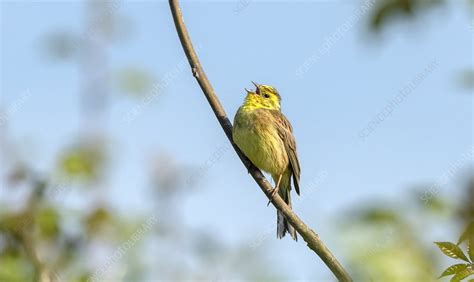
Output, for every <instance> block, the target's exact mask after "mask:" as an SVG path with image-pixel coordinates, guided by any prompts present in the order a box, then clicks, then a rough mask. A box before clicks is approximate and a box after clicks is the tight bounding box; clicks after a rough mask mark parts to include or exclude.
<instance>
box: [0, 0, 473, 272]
mask: <svg viewBox="0 0 474 282" xmlns="http://www.w3.org/2000/svg"><path fill="white" fill-rule="evenodd" d="M455 2H456V3H454V4H453V3H451V4H449V5H447V6H445V7H443V8H437V9H433V10H431V11H430V12H428V13H426V14H423V15H422V16H421V17H420V18H418V19H417V20H414V21H396V22H395V23H394V24H392V25H390V26H389V27H388V28H387V29H386V30H384V31H383V32H382V34H380V35H379V36H375V37H374V36H371V35H370V34H369V33H368V32H367V28H366V27H367V19H368V14H364V15H362V17H361V19H360V20H359V21H356V22H355V23H354V24H353V25H351V26H350V27H349V28H348V29H347V31H346V32H344V33H342V36H340V38H339V39H338V40H336V41H335V43H333V44H332V45H331V46H330V48H329V49H328V51H327V52H326V53H325V54H324V55H323V56H320V57H319V59H318V60H316V61H313V63H311V64H310V67H309V68H308V70H307V71H306V72H305V73H304V74H303V75H301V76H298V75H297V74H298V69H300V68H301V66H302V65H303V64H304V63H305V62H307V61H308V60H311V57H312V56H314V54H316V53H317V52H318V50H321V48H323V46H324V42H325V40H326V39H327V38H331V36H333V35H334V34H335V32H336V31H337V30H338V29H339V28H341V26H343V24H344V23H346V22H347V21H348V19H350V18H351V17H352V16H353V15H354V14H355V13H357V11H358V9H360V6H361V4H362V2H359V1H314V2H311V1H302V2H295V3H293V2H290V1H286V2H284V1H275V2H272V1H270V2H258V1H241V2H234V1H228V2H225V3H218V2H206V1H199V2H193V3H191V2H184V3H182V9H183V14H184V17H185V22H186V23H187V25H188V29H189V32H190V35H191V37H192V39H193V41H194V43H195V45H199V46H200V48H199V50H198V53H199V55H200V59H201V62H202V64H203V66H204V69H205V71H206V73H207V75H208V78H209V79H210V80H211V82H212V83H213V86H214V88H215V90H216V92H217V94H218V95H219V97H220V98H221V102H222V104H223V106H224V107H225V109H226V110H227V113H228V115H229V117H230V118H231V119H232V118H233V115H234V113H235V111H236V109H237V108H238V107H239V105H240V104H241V103H242V100H243V98H244V95H245V92H244V90H243V88H244V87H250V86H251V83H250V81H251V80H253V81H257V82H259V83H264V84H270V85H273V86H275V87H276V88H277V89H278V90H279V92H280V93H281V95H282V97H283V101H282V106H283V112H284V113H285V114H286V115H287V117H288V118H289V119H290V121H291V122H292V124H293V127H294V131H295V135H296V139H297V143H298V151H299V157H300V161H301V166H302V183H303V187H302V189H301V190H302V199H304V197H305V194H306V191H307V190H306V189H305V186H304V183H311V182H312V181H314V179H315V178H317V175H318V174H320V173H321V172H326V173H327V177H326V178H324V180H322V181H321V185H319V186H318V187H317V189H315V190H314V191H313V192H311V194H310V195H311V198H310V199H309V200H307V201H301V203H298V202H297V203H296V204H295V207H294V208H295V210H296V211H297V213H298V214H299V215H300V216H301V217H302V218H303V219H304V220H306V221H307V223H308V224H309V225H310V226H312V227H314V229H315V230H317V231H318V232H319V233H320V235H321V237H322V238H323V239H324V240H325V241H326V242H327V244H328V245H329V247H330V248H331V249H334V252H335V253H336V254H337V253H338V252H340V251H341V250H338V249H337V246H336V241H335V239H333V238H332V232H333V231H334V224H331V221H332V220H333V219H334V218H335V216H337V215H338V214H341V213H342V212H343V211H345V210H347V209H348V208H351V207H356V206H358V205H359V204H360V203H367V200H374V201H375V200H377V199H385V200H388V201H393V202H397V201H400V200H401V199H402V198H403V197H404V195H406V194H407V193H409V191H410V190H411V189H412V188H413V186H415V185H418V184H426V183H428V184H430V183H432V182H433V181H436V180H437V179H438V178H439V177H440V176H441V175H442V174H443V173H445V172H446V171H447V170H448V169H449V167H450V163H452V162H453V161H456V160H458V159H460V158H461V157H462V156H463V154H465V153H467V152H468V151H469V150H470V148H472V144H473V142H472V140H473V115H472V111H473V96H472V95H469V93H468V90H466V89H463V88H460V87H458V85H457V84H456V81H457V75H458V74H459V73H460V72H462V71H463V70H466V69H468V68H470V67H472V66H473V45H472V36H473V31H472V27H471V26H470V24H471V20H470V18H469V13H468V10H467V8H466V3H465V2H464V1H455ZM117 11H118V13H119V14H120V15H123V16H126V18H127V19H128V20H129V21H130V22H129V23H126V25H129V26H126V27H127V28H130V29H131V31H132V32H131V35H130V38H128V39H127V40H123V41H119V42H117V43H114V44H113V45H111V46H110V47H108V48H107V51H108V62H109V67H110V68H111V69H119V68H121V67H125V66H129V65H137V66H140V67H142V68H145V69H147V70H149V71H150V72H152V73H153V74H154V75H155V76H157V77H163V76H164V75H165V74H166V73H169V72H170V71H171V70H172V69H173V68H175V67H176V66H177V65H179V64H182V62H183V58H184V53H183V51H182V49H181V46H180V43H179V40H178V38H177V35H176V33H175V29H174V26H173V22H172V19H171V16H170V13H169V9H168V6H167V3H166V2H160V1H153V2H152V1H133V2H126V3H121V4H120V5H119V7H118V10H117ZM83 16H84V5H83V2H79V1H71V2H67V3H66V2H59V1H48V2H45V1H34V2H27V1H25V2H13V1H3V0H2V3H1V22H0V23H1V93H2V94H1V95H2V96H1V97H2V98H1V102H2V105H3V107H4V108H5V107H6V108H8V107H9V105H11V104H12V103H15V101H18V99H19V97H21V95H22V94H23V93H25V92H26V91H27V90H28V91H29V93H31V95H30V96H29V97H28V98H27V99H26V100H25V102H24V103H23V104H22V106H21V107H20V108H19V110H18V111H16V112H15V114H14V115H12V116H11V119H10V121H9V130H10V133H11V134H12V136H13V139H14V140H15V142H16V144H17V145H18V146H20V147H24V148H27V150H28V152H27V155H28V159H29V161H30V163H34V164H36V166H37V169H39V170H44V171H47V170H48V169H49V168H51V167H53V166H54V161H55V157H56V156H57V153H58V152H60V151H61V150H62V149H63V148H64V147H65V146H68V145H70V144H71V140H74V139H75V138H77V134H78V129H79V124H80V122H79V117H80V115H79V108H78V103H79V85H80V75H79V67H78V65H77V64H75V63H51V62H49V61H47V60H46V59H45V58H44V56H42V55H41V52H40V51H39V46H40V45H41V39H42V38H43V36H44V35H45V34H48V33H50V32H52V31H61V30H65V31H68V30H70V31H74V32H80V31H81V30H82V24H83V21H84V19H83ZM470 27H471V29H470ZM313 58H314V57H313ZM433 61H435V62H437V67H436V68H435V69H434V70H433V71H432V72H430V73H429V74H427V75H426V77H425V78H424V79H423V81H422V82H421V83H420V84H419V85H418V86H417V87H415V89H413V90H412V91H411V92H410V94H409V95H407V97H406V98H405V99H404V100H403V102H402V103H400V104H399V105H398V106H396V107H395V108H394V109H393V111H392V113H391V114H390V115H389V116H387V117H386V118H385V119H384V120H383V121H382V122H381V123H380V124H379V125H378V126H377V128H376V129H375V130H374V131H373V132H372V133H371V134H370V135H369V136H368V137H367V138H366V139H363V138H360V136H359V133H360V131H361V130H363V129H364V128H366V126H367V125H368V123H369V122H370V121H371V120H373V119H374V118H375V117H376V116H377V115H378V114H379V113H380V112H381V111H383V110H384V108H385V107H386V106H387V104H389V102H390V101H391V100H392V99H394V98H395V97H396V96H397V95H398V94H399V91H400V90H402V89H403V88H404V87H405V86H406V85H408V84H409V83H411V82H412V81H413V79H415V77H416V76H417V75H418V74H419V73H422V72H423V71H424V69H425V68H426V67H427V66H428V65H429V64H430V63H431V62H433ZM110 95H111V97H112V98H111V105H110V109H109V115H108V117H107V121H106V123H107V128H108V132H109V133H110V140H111V141H112V145H111V147H110V148H111V149H112V151H113V152H114V153H115V154H114V160H113V163H114V165H113V169H112V170H111V171H112V172H111V175H110V178H111V180H110V182H109V183H108V184H110V185H109V187H108V188H107V191H109V193H113V197H112V198H113V202H114V204H115V205H116V206H117V207H118V208H119V209H120V210H122V212H126V213H128V212H130V211H132V212H134V211H137V212H138V211H142V212H149V211H150V210H151V207H152V205H153V203H150V201H149V200H147V198H148V194H147V192H144V191H145V188H146V187H147V186H148V185H149V184H150V182H149V178H148V175H149V172H150V168H149V163H150V162H149V161H150V157H149V156H150V154H153V153H154V152H156V151H162V152H166V153H169V154H170V155H172V156H174V157H175V158H176V159H177V162H179V163H180V164H184V165H189V166H197V167H199V166H202V165H203V164H205V163H206V161H207V160H209V159H210V158H211V157H212V155H213V154H214V153H215V152H216V150H219V148H220V147H222V146H226V145H227V143H226V142H227V141H226V138H225V136H224V134H223V131H222V130H221V128H220V127H219V125H218V123H217V121H216V119H215V118H214V116H213V114H212V112H211V111H210V108H209V106H208V104H207V102H206V100H205V99H204V97H203V95H202V93H201V92H200V89H199V87H198V85H197V83H196V82H195V80H194V79H193V77H192V75H191V74H190V72H189V70H188V68H187V66H186V68H184V69H183V70H182V71H179V72H178V73H177V75H176V76H175V77H174V78H173V79H172V80H171V81H170V83H169V85H168V86H167V87H166V89H165V91H164V92H163V93H161V94H160V95H159V96H158V97H157V98H156V100H155V101H154V102H153V103H151V104H150V105H148V106H146V107H144V110H143V111H142V112H141V113H140V114H139V115H138V116H137V117H136V118H135V119H134V120H133V121H132V123H131V124H130V125H127V124H124V123H123V118H124V115H126V113H128V112H130V111H131V109H133V107H134V106H136V105H137V104H139V103H140V100H139V99H133V98H127V97H124V96H123V95H121V94H119V93H115V92H114V91H111V93H110ZM471 157H472V155H471ZM471 160H472V159H471ZM457 184H458V183H456V181H454V180H453V181H451V182H450V183H449V184H447V185H445V186H444V187H443V189H442V191H441V193H443V194H445V195H456V193H457V192H456V190H455V189H456V188H457V187H459V186H458V185H457ZM198 185H199V186H200V187H199V188H201V189H200V190H196V191H198V192H195V193H193V194H192V195H191V196H190V197H189V199H188V200H187V201H185V202H184V203H182V204H183V207H182V208H183V210H184V218H185V220H186V221H187V222H188V223H189V224H191V225H194V226H206V227H207V228H208V229H209V230H212V231H213V232H215V233H216V234H218V235H221V236H222V237H223V238H225V240H226V241H229V242H242V241H246V240H248V241H251V240H252V238H255V237H258V236H260V235H261V234H262V233H265V232H267V230H268V228H269V227H271V226H272V225H273V224H274V223H275V221H276V220H275V218H276V216H275V211H274V208H272V207H266V199H265V198H264V195H263V194H262V192H261V191H260V189H258V187H257V186H256V184H255V183H254V182H253V180H252V179H251V178H250V177H249V176H248V175H247V172H246V170H245V168H244V167H243V166H242V165H241V163H240V161H239V160H238V158H237V157H236V155H235V154H234V153H233V152H232V151H231V150H227V151H225V153H223V155H222V157H221V158H220V159H219V161H217V162H215V163H213V164H212V166H211V167H210V168H209V169H208V170H207V171H206V174H205V175H204V176H203V177H201V179H200V180H199V182H198ZM307 185H309V184H307ZM112 187H113V188H112ZM305 190H306V191H305ZM3 193H5V191H3ZM312 193H315V194H314V195H313V194H312ZM0 195H2V190H1V189H0ZM76 196H78V195H76V194H73V197H76ZM294 198H295V197H294ZM229 199H232V200H229ZM69 200H71V201H74V199H69ZM217 211H218V212H217ZM230 219H231V220H230ZM266 243H267V244H270V245H277V246H278V248H277V249H276V250H275V248H273V250H272V251H271V252H272V253H274V258H273V260H275V262H276V263H277V264H278V265H281V267H282V268H281V269H282V271H283V272H286V273H289V274H290V276H291V275H294V277H295V278H305V277H314V276H315V275H318V276H317V277H319V278H324V277H329V273H327V270H326V269H325V268H324V267H322V264H321V263H319V261H318V263H316V264H315V263H314V260H315V258H314V256H313V255H312V254H311V253H310V252H308V250H307V249H306V248H305V246H304V244H303V243H301V242H300V243H299V244H298V245H295V244H294V243H293V242H291V241H290V240H282V241H281V242H280V241H276V239H275V238H274V237H273V234H271V236H270V237H269V239H268V240H267V242H266ZM280 248H281V249H280ZM282 252H285V253H288V255H285V256H282V255H281V253H282ZM272 257H273V256H272ZM295 258H298V260H296V259H295ZM301 262H307V263H301ZM314 265H317V267H316V268H314ZM292 277H293V276H292Z"/></svg>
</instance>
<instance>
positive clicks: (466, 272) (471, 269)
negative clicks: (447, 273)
mask: <svg viewBox="0 0 474 282" xmlns="http://www.w3.org/2000/svg"><path fill="white" fill-rule="evenodd" d="M473 274H474V266H473V265H472V264H470V265H468V267H466V268H465V269H463V270H460V271H458V272H457V273H456V275H454V276H453V278H451V282H459V281H461V280H463V279H464V278H466V277H468V276H471V275H473Z"/></svg>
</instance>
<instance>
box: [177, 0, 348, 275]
mask: <svg viewBox="0 0 474 282" xmlns="http://www.w3.org/2000/svg"><path fill="white" fill-rule="evenodd" d="M169 4H170V8H171V13H172V15H173V20H174V24H175V26H176V31H177V33H178V36H179V39H180V41H181V45H182V46H183V49H184V53H186V57H187V58H188V61H189V64H190V66H191V70H192V73H193V76H194V77H195V78H196V80H197V82H198V83H199V86H200V87H201V90H202V92H203V93H204V96H206V98H207V101H208V102H209V105H210V106H211V108H212V110H213V111H214V114H215V115H216V118H217V120H218V121H219V123H220V125H221V126H222V129H223V130H224V132H225V134H226V135H227V138H228V139H229V141H230V143H231V144H232V146H233V147H234V150H235V151H236V153H237V155H238V156H239V158H240V159H241V160H242V163H243V164H244V165H245V167H246V168H247V170H248V171H249V173H250V174H251V175H252V177H253V179H255V182H257V184H258V186H260V188H261V189H262V191H263V192H264V193H265V195H267V197H268V199H269V200H270V201H271V202H272V204H273V205H274V206H275V208H276V209H278V210H279V211H281V212H282V213H283V215H284V216H285V217H286V219H287V220H288V221H289V222H290V224H291V225H292V226H293V227H294V228H295V229H296V231H298V233H299V234H300V235H301V237H302V238H303V240H304V241H305V242H306V243H307V245H308V247H309V248H310V249H311V250H313V251H314V252H315V253H316V254H317V255H318V256H319V257H320V258H321V259H322V260H323V262H324V263H325V264H326V265H327V266H328V267H329V269H330V270H331V271H332V272H333V273H334V275H335V276H336V277H337V279H338V280H339V281H352V279H351V277H350V276H349V274H348V273H347V271H346V270H345V269H344V268H343V267H342V265H341V264H340V263H339V262H338V261H337V259H336V258H335V257H334V255H333V254H332V253H331V252H330V251H329V249H328V248H327V247H326V246H325V245H324V243H323V242H322V241H321V239H320V238H319V236H318V234H316V233H315V232H314V231H313V230H311V228H309V227H308V226H307V225H306V224H305V223H304V222H303V221H302V220H301V219H300V218H299V217H298V216H297V215H296V214H295V213H294V212H293V211H292V210H291V209H290V207H289V206H288V205H287V204H286V203H285V202H284V201H283V200H282V198H281V197H280V196H279V195H278V194H276V195H275V197H273V198H272V197H271V189H272V186H271V185H270V183H269V182H268V181H267V180H266V178H265V176H263V174H262V172H261V171H260V170H259V169H258V168H256V167H255V166H254V165H253V164H252V163H251V162H250V161H249V160H248V159H247V157H245V155H244V154H242V152H241V151H240V150H239V148H238V147H237V146H236V145H235V144H234V141H233V139H232V124H231V122H230V121H229V119H228V118H227V115H226V113H225V111H224V108H223V107H222V105H221V103H220V101H219V99H218V98H217V95H216V94H215V92H214V89H213V88H212V85H211V83H210V82H209V80H208V79H207V76H206V74H205V73H204V70H203V68H202V66H201V63H200V62H199V58H198V56H197V54H196V52H195V51H194V47H193V44H192V42H191V38H190V37H189V34H188V31H187V29H186V26H185V24H184V20H183V15H182V13H181V8H180V6H179V3H178V0H169Z"/></svg>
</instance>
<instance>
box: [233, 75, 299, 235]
mask: <svg viewBox="0 0 474 282" xmlns="http://www.w3.org/2000/svg"><path fill="white" fill-rule="evenodd" d="M252 83H253V84H254V85H255V87H256V89H255V91H250V90H247V89H245V90H246V91H247V97H246V98H245V101H244V103H243V105H242V106H241V107H240V108H239V110H238V111H237V113H236V115H235V118H234V128H233V132H232V137H233V139H234V142H235V144H236V145H237V146H238V147H239V148H240V150H241V151H242V152H243V153H244V154H245V155H246V156H247V157H248V158H249V159H250V161H251V162H252V163H253V164H254V165H255V166H257V167H258V168H259V169H261V170H263V171H266V172H268V173H270V174H271V175H272V178H273V180H274V181H275V183H276V184H275V188H274V189H273V192H272V195H273V196H274V195H275V194H276V193H277V192H278V193H279V195H280V197H282V199H283V200H284V201H285V202H286V203H287V204H288V205H289V206H290V208H291V178H292V177H293V184H294V186H295V190H296V193H297V194H298V195H299V194H300V188H299V186H300V185H299V182H300V173H301V170H300V164H299V161H298V155H297V154H296V142H295V137H294V136H293V129H292V127H291V124H290V122H289V121H288V119H287V118H286V117H285V116H284V115H283V114H282V113H281V106H280V101H281V97H280V95H279V94H278V91H277V90H276V89H275V88H273V87H271V86H268V85H259V84H257V83H255V82H252ZM287 231H288V233H290V235H291V237H293V239H294V240H297V236H296V231H295V229H294V228H293V226H291V225H290V224H289V223H288V221H287V220H286V219H285V217H284V216H283V214H282V213H280V212H278V213H277V236H278V238H282V237H283V236H285V234H286V232H287Z"/></svg>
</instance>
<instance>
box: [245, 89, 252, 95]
mask: <svg viewBox="0 0 474 282" xmlns="http://www.w3.org/2000/svg"><path fill="white" fill-rule="evenodd" d="M244 89H245V91H247V94H250V93H252V92H253V91H252V90H248V89H247V88H244Z"/></svg>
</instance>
